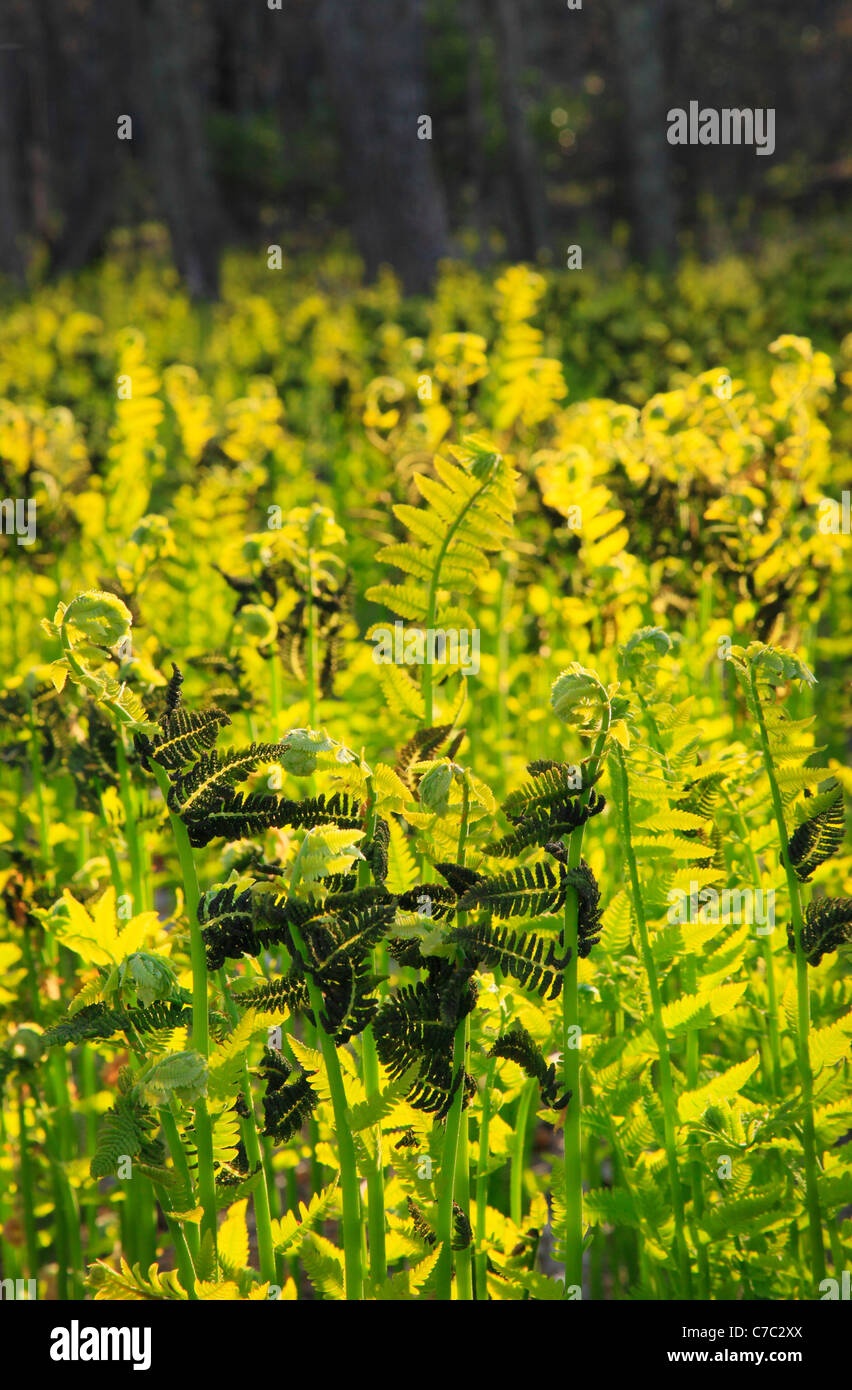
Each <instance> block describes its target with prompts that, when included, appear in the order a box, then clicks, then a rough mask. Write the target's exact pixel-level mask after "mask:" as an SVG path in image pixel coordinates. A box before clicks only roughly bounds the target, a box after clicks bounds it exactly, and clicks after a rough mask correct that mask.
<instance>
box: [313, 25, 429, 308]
mask: <svg viewBox="0 0 852 1390" xmlns="http://www.w3.org/2000/svg"><path fill="white" fill-rule="evenodd" d="M422 9H423V6H422V0H382V3H381V4H361V3H359V0H319V3H318V5H317V10H316V14H317V24H318V28H319V36H320V44H321V47H322V52H323V62H324V65H325V72H326V79H327V82H328V87H329V91H330V96H331V100H332V103H333V105H334V108H335V111H336V113H337V119H338V123H339V126H340V133H341V141H342V147H343V160H344V178H345V182H346V185H347V189H348V194H349V199H350V202H351V208H352V225H353V228H354V232H355V237H356V240H357V243H358V246H359V249H360V250H361V253H362V255H363V257H364V260H365V262H366V266H367V272H368V274H369V275H374V274H375V272H376V271H377V270H378V268H379V266H380V265H382V264H388V265H391V266H393V268H394V270H396V271H397V272H398V274H399V275H400V278H401V280H402V282H403V284H404V286H405V288H406V289H407V290H409V291H413V292H415V293H417V292H421V291H425V290H427V289H428V287H429V285H430V284H431V282H432V279H433V277H434V274H435V269H436V266H437V264H438V261H439V260H440V259H441V258H442V257H443V256H446V255H447V254H448V253H449V233H448V228H447V215H446V210H445V206H444V196H443V192H442V189H441V185H440V183H439V180H438V175H437V172H436V169H435V163H434V160H433V156H432V144H431V140H429V139H422V138H418V133H420V134H423V133H424V130H423V129H421V130H420V132H419V131H418V127H419V126H420V125H421V122H420V118H421V117H428V116H429V106H428V99H427V95H426V84H425V76H424V66H425V65H424V45H425V38H424V29H423V23H422ZM434 134H435V136H436V137H437V138H438V139H440V131H437V130H436V131H435V132H434Z"/></svg>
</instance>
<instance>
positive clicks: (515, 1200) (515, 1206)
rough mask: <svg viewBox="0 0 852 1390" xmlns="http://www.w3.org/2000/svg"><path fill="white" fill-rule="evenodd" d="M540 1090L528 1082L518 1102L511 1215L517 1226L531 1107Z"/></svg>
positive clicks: (511, 1189) (520, 1210)
mask: <svg viewBox="0 0 852 1390" xmlns="http://www.w3.org/2000/svg"><path fill="white" fill-rule="evenodd" d="M537 1090H538V1082H537V1081H528V1082H527V1083H526V1085H525V1086H524V1087H523V1089H522V1090H521V1096H520V1100H519V1101H518V1114H517V1118H516V1120H515V1142H514V1145H513V1148H512V1176H511V1182H510V1187H509V1191H510V1201H509V1214H510V1216H511V1218H512V1220H513V1221H514V1223H515V1225H516V1226H520V1224H521V1221H522V1220H523V1214H524V1210H523V1201H524V1164H525V1162H526V1156H527V1130H528V1128H529V1120H530V1106H531V1105H532V1102H533V1097H534V1095H535V1094H536V1091H537Z"/></svg>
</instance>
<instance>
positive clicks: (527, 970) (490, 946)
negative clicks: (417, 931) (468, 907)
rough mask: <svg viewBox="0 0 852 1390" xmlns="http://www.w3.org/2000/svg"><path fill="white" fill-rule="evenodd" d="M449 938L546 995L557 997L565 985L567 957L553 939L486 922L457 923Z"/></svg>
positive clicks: (469, 953)
mask: <svg viewBox="0 0 852 1390" xmlns="http://www.w3.org/2000/svg"><path fill="white" fill-rule="evenodd" d="M449 939H450V940H452V941H457V942H458V943H459V945H461V946H462V947H463V949H464V951H465V954H466V955H467V956H468V957H469V958H470V959H471V960H472V961H475V962H476V963H477V965H478V966H482V965H485V966H487V967H488V968H489V969H498V970H502V971H503V974H504V975H510V976H511V977H512V978H513V979H515V980H517V982H518V984H519V985H520V986H521V987H522V988H523V989H528V990H530V991H531V992H532V993H534V994H538V995H539V996H540V997H541V998H542V999H556V998H557V997H558V995H559V993H560V991H561V989H562V972H563V970H564V969H565V966H566V964H567V957H563V958H560V957H559V956H558V955H557V953H556V943H555V942H554V941H552V940H550V941H546V940H545V939H544V937H541V936H536V935H535V934H533V933H527V934H523V933H521V932H513V931H510V930H509V928H508V927H502V928H495V927H492V926H491V925H485V924H479V925H477V926H464V927H455V928H454V929H453V930H452V932H450V934H449Z"/></svg>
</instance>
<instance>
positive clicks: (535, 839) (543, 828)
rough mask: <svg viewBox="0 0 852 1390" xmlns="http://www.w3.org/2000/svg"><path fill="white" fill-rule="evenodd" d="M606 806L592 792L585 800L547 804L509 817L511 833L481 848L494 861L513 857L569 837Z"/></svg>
mask: <svg viewBox="0 0 852 1390" xmlns="http://www.w3.org/2000/svg"><path fill="white" fill-rule="evenodd" d="M605 806H606V799H605V797H603V796H599V795H598V793H597V792H595V791H594V790H592V791H591V793H590V794H589V797H588V800H587V801H583V800H580V799H579V798H578V797H576V796H575V797H573V798H571V797H567V798H565V799H564V800H556V801H546V802H544V803H543V804H541V805H536V806H534V807H533V808H532V809H531V810H529V811H528V812H525V813H524V814H522V815H520V816H517V817H512V818H511V819H513V820H515V821H516V829H515V830H514V831H513V832H512V834H511V835H506V836H504V837H503V838H502V839H500V840H494V841H492V842H491V843H490V844H487V845H484V846H483V850H484V852H485V853H486V854H489V855H493V856H494V857H495V858H497V859H510V858H514V856H515V855H517V854H520V853H521V851H522V850H524V849H528V848H529V846H530V845H546V844H547V843H548V842H549V841H550V840H555V839H558V838H559V837H561V836H563V835H570V834H571V832H572V831H574V830H577V829H578V828H579V827H580V826H581V825H585V824H586V821H588V820H590V819H591V818H592V816H599V815H600V813H601V811H603V810H604V808H605Z"/></svg>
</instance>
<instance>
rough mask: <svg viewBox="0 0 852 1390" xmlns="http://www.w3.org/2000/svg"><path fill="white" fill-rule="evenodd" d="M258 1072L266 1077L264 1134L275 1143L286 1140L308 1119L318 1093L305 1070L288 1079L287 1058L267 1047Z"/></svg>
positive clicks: (283, 1142)
mask: <svg viewBox="0 0 852 1390" xmlns="http://www.w3.org/2000/svg"><path fill="white" fill-rule="evenodd" d="M260 1074H261V1076H262V1077H264V1079H265V1080H266V1094H265V1095H264V1097H263V1118H264V1134H268V1135H269V1136H270V1138H272V1139H274V1140H275V1142H276V1143H277V1144H286V1143H287V1141H288V1140H289V1139H291V1138H292V1137H293V1135H294V1134H295V1133H296V1132H297V1131H298V1130H299V1129H301V1127H302V1125H303V1124H304V1123H305V1121H306V1120H308V1119H310V1116H311V1115H312V1114H313V1112H314V1110H315V1109H316V1107H317V1105H318V1104H319V1096H318V1095H317V1093H316V1091H315V1090H314V1089H313V1087H312V1086H311V1083H310V1081H309V1080H308V1077H307V1074H306V1073H304V1072H302V1073H301V1074H300V1075H298V1076H296V1077H295V1079H291V1078H292V1076H293V1068H292V1067H291V1066H290V1064H289V1062H287V1061H286V1060H285V1059H284V1058H283V1057H280V1056H278V1054H277V1053H275V1052H270V1050H269V1049H268V1048H266V1049H265V1050H264V1054H263V1061H262V1063H261V1067H260Z"/></svg>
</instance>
